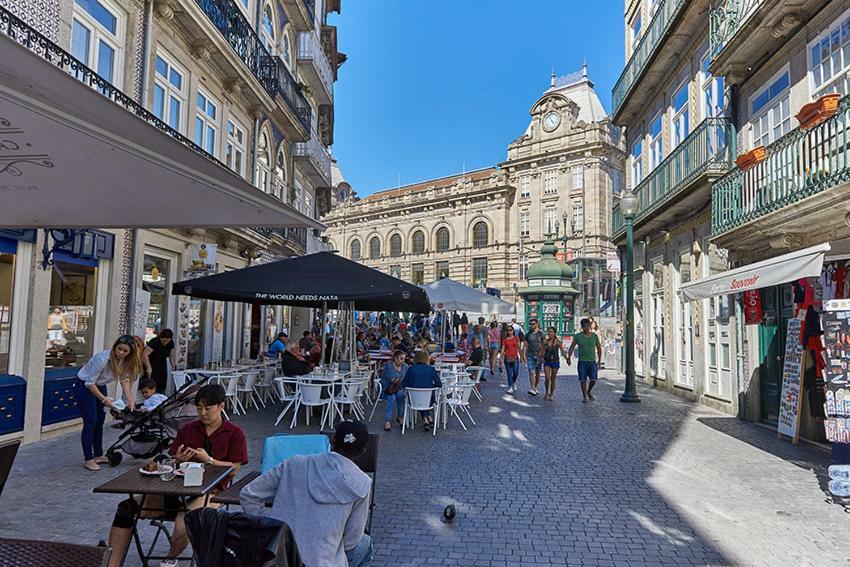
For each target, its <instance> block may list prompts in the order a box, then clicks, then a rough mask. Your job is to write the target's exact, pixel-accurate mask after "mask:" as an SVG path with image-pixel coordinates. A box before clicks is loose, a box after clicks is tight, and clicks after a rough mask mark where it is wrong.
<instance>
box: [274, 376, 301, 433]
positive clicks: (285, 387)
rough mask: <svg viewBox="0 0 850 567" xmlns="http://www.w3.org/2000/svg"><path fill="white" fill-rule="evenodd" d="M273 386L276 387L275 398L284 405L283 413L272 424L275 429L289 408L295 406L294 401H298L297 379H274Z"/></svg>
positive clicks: (279, 377)
mask: <svg viewBox="0 0 850 567" xmlns="http://www.w3.org/2000/svg"><path fill="white" fill-rule="evenodd" d="M274 382H275V385H276V386H277V396H278V398H280V401H282V402H283V403H285V404H286V406H284V408H283V411H281V412H280V414H279V415H278V416H277V419H276V420H275V422H274V424H275V427H277V424H278V423H280V422H281V420H283V416H285V415H286V412H288V411H289V408H291V407H292V406H294V405H295V401H296V400H297V399H298V378H288V377H286V376H278V377H277V378H275V379H274Z"/></svg>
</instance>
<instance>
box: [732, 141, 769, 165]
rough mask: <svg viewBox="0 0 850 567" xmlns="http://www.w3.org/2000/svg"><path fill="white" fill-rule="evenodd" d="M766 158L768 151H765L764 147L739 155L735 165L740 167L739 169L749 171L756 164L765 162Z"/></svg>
mask: <svg viewBox="0 0 850 567" xmlns="http://www.w3.org/2000/svg"><path fill="white" fill-rule="evenodd" d="M766 157H767V150H765V148H764V146H759V147H757V148H753V149H752V150H750V151H748V152H747V153H745V154H741V155H739V156H738V157H737V159H735V163H736V164H737V165H738V168H739V169H742V170H747V169H749V168H751V167H753V166H754V165H755V164H757V163H759V162H762V161H764V160H765V158H766Z"/></svg>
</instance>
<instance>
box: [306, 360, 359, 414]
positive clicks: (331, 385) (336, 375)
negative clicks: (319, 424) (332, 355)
mask: <svg viewBox="0 0 850 567" xmlns="http://www.w3.org/2000/svg"><path fill="white" fill-rule="evenodd" d="M350 375H351V373H350V372H331V371H329V370H322V371H319V372H316V371H314V372H311V373H310V374H302V375H301V376H298V379H299V380H304V381H310V382H319V383H323V384H325V385H327V387H328V395H329V396H330V398H331V408H330V413H331V415H330V425H329V426H328V427H330V428H333V426H334V415H335V413H336V391H335V386H336V384H337V383H339V382H342V381H343V380H344V379H345V378H347V377H348V376H350Z"/></svg>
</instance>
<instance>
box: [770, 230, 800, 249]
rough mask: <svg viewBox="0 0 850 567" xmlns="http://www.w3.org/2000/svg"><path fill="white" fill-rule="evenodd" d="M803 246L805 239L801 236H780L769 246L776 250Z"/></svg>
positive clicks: (771, 240) (773, 239)
mask: <svg viewBox="0 0 850 567" xmlns="http://www.w3.org/2000/svg"><path fill="white" fill-rule="evenodd" d="M802 244H803V237H802V236H800V235H799V234H790V233H788V234H780V235H779V236H776V237H774V238H771V239H770V240H769V241H768V245H769V246H770V247H771V248H773V249H774V250H783V249H787V248H792V247H795V246H801V245H802Z"/></svg>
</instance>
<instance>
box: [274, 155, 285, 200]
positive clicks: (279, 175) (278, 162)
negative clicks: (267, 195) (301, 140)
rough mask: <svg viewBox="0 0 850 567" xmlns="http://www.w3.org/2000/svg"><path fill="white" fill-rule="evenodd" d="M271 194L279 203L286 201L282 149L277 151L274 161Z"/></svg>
mask: <svg viewBox="0 0 850 567" xmlns="http://www.w3.org/2000/svg"><path fill="white" fill-rule="evenodd" d="M272 192H273V194H274V196H275V197H277V198H278V199H280V200H281V201H285V200H286V156H285V155H284V153H283V148H280V149H279V150H278V151H277V157H275V160H274V185H273V187H272Z"/></svg>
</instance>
